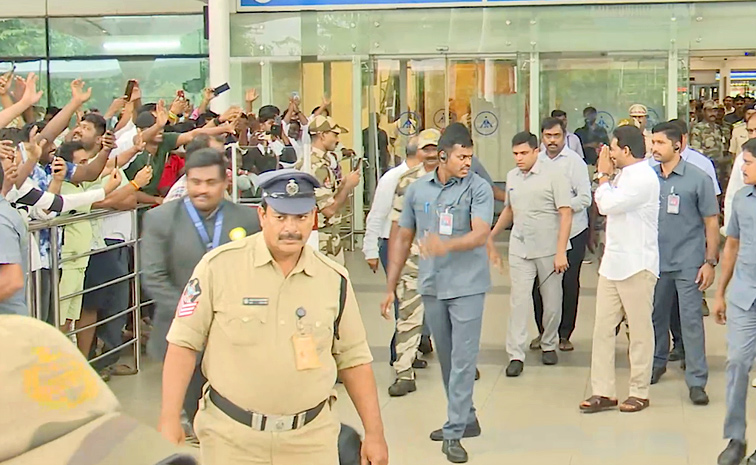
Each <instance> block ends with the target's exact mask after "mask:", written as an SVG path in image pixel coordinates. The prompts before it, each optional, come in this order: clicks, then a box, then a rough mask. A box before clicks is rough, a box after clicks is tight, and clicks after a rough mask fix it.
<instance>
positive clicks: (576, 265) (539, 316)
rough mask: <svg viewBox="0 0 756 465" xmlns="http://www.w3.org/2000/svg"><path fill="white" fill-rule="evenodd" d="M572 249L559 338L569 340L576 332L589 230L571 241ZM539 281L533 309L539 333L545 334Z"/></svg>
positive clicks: (565, 277)
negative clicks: (581, 279) (582, 270)
mask: <svg viewBox="0 0 756 465" xmlns="http://www.w3.org/2000/svg"><path fill="white" fill-rule="evenodd" d="M570 245H572V248H571V249H570V250H568V251H567V262H568V263H569V265H570V267H569V268H568V269H567V271H566V272H565V273H564V277H563V278H562V322H561V323H560V324H559V338H560V339H569V338H570V336H572V332H573V331H575V321H576V320H577V310H578V299H579V298H580V268H581V267H582V266H583V259H584V258H585V249H586V247H587V246H588V228H586V229H585V230H583V232H581V233H580V234H578V235H577V236H575V237H573V238H572V239H570ZM538 284H539V283H538V280H537V279H536V282H535V283H534V284H533V308H534V309H535V320H536V325H538V332H539V333H541V334H543V302H542V301H541V293H540V292H538Z"/></svg>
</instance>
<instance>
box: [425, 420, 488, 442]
mask: <svg viewBox="0 0 756 465" xmlns="http://www.w3.org/2000/svg"><path fill="white" fill-rule="evenodd" d="M478 436H480V423H479V422H478V420H477V419H476V420H475V423H470V424H469V425H467V426H465V432H464V433H462V437H463V438H477V437H478ZM430 438H431V441H436V442H439V441H443V440H444V430H442V429H437V430H436V431H433V432H432V433H431V434H430Z"/></svg>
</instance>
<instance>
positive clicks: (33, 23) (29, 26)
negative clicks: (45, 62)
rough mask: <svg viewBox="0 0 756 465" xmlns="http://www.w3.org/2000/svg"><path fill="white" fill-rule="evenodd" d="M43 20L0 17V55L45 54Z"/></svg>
mask: <svg viewBox="0 0 756 465" xmlns="http://www.w3.org/2000/svg"><path fill="white" fill-rule="evenodd" d="M45 41H46V38H45V20H44V19H42V18H29V19H0V56H4V57H42V56H45Z"/></svg>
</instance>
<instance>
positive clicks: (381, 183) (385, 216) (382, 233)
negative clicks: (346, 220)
mask: <svg viewBox="0 0 756 465" xmlns="http://www.w3.org/2000/svg"><path fill="white" fill-rule="evenodd" d="M407 171H409V166H407V162H403V163H402V164H401V165H399V166H396V167H394V168H391V169H390V170H388V171H386V173H385V174H384V175H383V176H381V179H379V180H378V186H377V187H376V188H375V196H374V197H373V203H372V204H371V205H370V213H368V216H367V220H365V237H364V239H363V240H362V253H364V254H365V258H366V259H368V260H371V259H375V258H378V239H379V238H380V239H388V237H389V234H390V233H391V221H389V214H390V213H391V208H392V207H393V203H394V192H395V191H396V186H397V184H399V178H400V177H401V176H402V175H403V174H404V173H406V172H407Z"/></svg>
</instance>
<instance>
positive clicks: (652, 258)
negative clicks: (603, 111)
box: [596, 161, 660, 281]
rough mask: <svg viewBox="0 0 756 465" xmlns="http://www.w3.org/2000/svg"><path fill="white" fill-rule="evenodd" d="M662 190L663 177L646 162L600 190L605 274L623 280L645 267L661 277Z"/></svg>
mask: <svg viewBox="0 0 756 465" xmlns="http://www.w3.org/2000/svg"><path fill="white" fill-rule="evenodd" d="M659 191H660V185H659V177H658V176H657V175H656V172H655V171H654V169H653V168H651V165H650V164H649V163H646V162H645V161H641V162H639V163H635V164H633V165H630V166H626V167H625V168H623V169H622V171H621V172H620V174H619V175H618V177H617V178H616V179H615V182H613V183H608V182H606V183H604V184H602V185H600V186H599V187H598V189H596V206H597V207H598V210H599V212H600V213H601V214H602V215H605V216H606V246H605V249H604V256H603V258H602V259H601V266H600V267H599V274H600V275H601V276H603V277H605V278H607V279H611V280H612V281H622V280H625V279H627V278H629V277H631V276H633V275H635V274H637V273H639V272H641V271H643V270H648V271H650V272H652V273H653V274H654V276H657V277H658V276H659Z"/></svg>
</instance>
